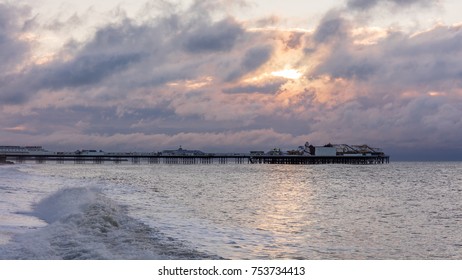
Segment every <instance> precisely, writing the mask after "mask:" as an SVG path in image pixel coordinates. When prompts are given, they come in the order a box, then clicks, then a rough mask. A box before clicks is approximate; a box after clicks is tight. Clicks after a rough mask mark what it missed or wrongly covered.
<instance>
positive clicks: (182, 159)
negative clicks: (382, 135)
mask: <svg viewBox="0 0 462 280" xmlns="http://www.w3.org/2000/svg"><path fill="white" fill-rule="evenodd" d="M5 156H6V159H8V160H10V161H14V162H16V163H22V162H26V161H34V162H36V163H46V162H56V163H65V162H74V163H75V164H84V163H94V164H101V163H105V162H113V163H116V164H117V163H122V162H131V163H133V164H140V163H148V164H228V163H234V164H387V163H389V162H390V157H389V156H387V155H366V156H358V155H355V156H348V155H341V156H340V155H339V156H299V155H181V156H179V155H158V154H110V155H73V154H52V155H48V154H37V155H31V154H8V155H5Z"/></svg>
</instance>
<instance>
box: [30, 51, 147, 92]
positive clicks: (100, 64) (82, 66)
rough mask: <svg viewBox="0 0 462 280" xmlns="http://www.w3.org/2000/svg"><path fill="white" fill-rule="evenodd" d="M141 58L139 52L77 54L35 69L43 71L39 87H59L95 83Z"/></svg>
mask: <svg viewBox="0 0 462 280" xmlns="http://www.w3.org/2000/svg"><path fill="white" fill-rule="evenodd" d="M141 58H142V55H140V54H121V55H117V56H115V55H105V54H101V55H92V56H90V55H83V56H79V57H77V58H75V59H74V60H72V61H70V62H64V63H60V64H57V65H53V66H52V67H44V68H45V69H37V71H38V72H41V73H45V75H44V76H43V78H42V80H41V81H40V83H41V84H40V87H43V88H49V89H60V88H65V87H80V86H87V85H93V84H97V83H99V82H101V81H102V80H104V79H105V78H107V77H109V76H111V75H112V74H114V73H117V72H119V71H122V70H124V69H126V68H127V67H128V66H129V65H130V64H131V63H135V62H137V61H139V60H140V59H141Z"/></svg>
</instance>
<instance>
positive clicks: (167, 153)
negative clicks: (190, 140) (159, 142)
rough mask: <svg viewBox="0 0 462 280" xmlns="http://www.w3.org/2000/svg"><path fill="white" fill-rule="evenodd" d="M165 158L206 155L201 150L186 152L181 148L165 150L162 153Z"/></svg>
mask: <svg viewBox="0 0 462 280" xmlns="http://www.w3.org/2000/svg"><path fill="white" fill-rule="evenodd" d="M161 155H163V156H202V155H205V153H204V152H202V151H199V150H186V149H183V148H182V147H181V146H180V147H179V148H178V149H177V150H163V151H162V152H161Z"/></svg>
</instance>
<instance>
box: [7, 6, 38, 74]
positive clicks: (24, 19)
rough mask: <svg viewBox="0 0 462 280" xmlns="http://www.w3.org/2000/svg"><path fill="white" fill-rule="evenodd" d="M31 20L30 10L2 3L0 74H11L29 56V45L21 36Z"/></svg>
mask: <svg viewBox="0 0 462 280" xmlns="http://www.w3.org/2000/svg"><path fill="white" fill-rule="evenodd" d="M31 20H32V19H31V18H30V11H29V9H28V8H26V7H17V6H13V5H11V4H5V3H0V61H1V63H0V71H1V73H0V74H3V73H5V72H11V70H12V69H14V68H15V67H17V66H18V65H19V64H20V63H21V62H22V60H23V59H24V58H25V57H26V55H27V54H28V52H29V50H30V46H29V43H28V42H27V41H26V38H23V39H21V35H23V34H24V33H25V31H27V25H28V23H29V22H30V21H31Z"/></svg>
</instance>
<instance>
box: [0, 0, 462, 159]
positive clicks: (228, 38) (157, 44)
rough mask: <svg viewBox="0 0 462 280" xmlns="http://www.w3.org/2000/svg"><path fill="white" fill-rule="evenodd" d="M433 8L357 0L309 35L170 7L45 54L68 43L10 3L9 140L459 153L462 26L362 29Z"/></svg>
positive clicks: (0, 77)
mask: <svg viewBox="0 0 462 280" xmlns="http://www.w3.org/2000/svg"><path fill="white" fill-rule="evenodd" d="M432 3H433V1H411V0H408V1H398V0H396V1H392V0H389V1H385V0H384V1H379V0H376V1H364V0H362V1H361V0H358V1H356V0H350V1H347V2H346V4H347V7H348V8H349V9H345V8H344V7H339V8H338V9H333V10H331V11H329V12H327V13H326V14H325V15H324V16H322V17H321V18H320V20H319V21H318V22H315V23H313V22H310V21H311V20H312V19H311V18H307V19H306V22H307V24H308V22H309V23H310V25H313V26H316V28H315V29H314V30H307V29H303V28H304V26H299V28H279V27H275V26H274V24H275V23H276V22H277V21H275V20H271V21H268V20H265V19H262V18H256V19H254V20H248V19H246V20H243V19H240V18H239V17H238V14H239V13H236V14H237V15H233V14H232V13H230V12H229V8H230V7H229V3H227V2H226V1H198V2H195V3H192V4H191V5H190V6H188V7H184V6H175V5H174V4H168V3H166V2H164V3H163V4H162V5H147V6H146V8H145V9H144V10H143V14H144V15H145V16H144V17H142V18H131V17H129V16H127V15H125V14H124V13H123V12H120V11H119V13H118V15H119V16H118V17H116V18H112V20H111V21H108V22H107V23H103V24H99V25H97V26H96V27H94V28H93V30H94V32H93V33H91V34H90V35H89V36H88V37H84V38H83V39H82V37H81V36H80V37H79V36H77V35H76V36H75V37H73V36H72V34H70V36H69V37H68V38H69V39H66V41H62V42H59V45H57V46H55V47H54V48H53V49H52V51H51V53H48V54H47V55H43V52H44V51H43V42H41V41H40V36H39V34H44V33H43V32H45V31H46V32H60V31H57V29H56V28H50V22H51V23H52V22H56V19H49V20H45V21H44V20H43V18H42V19H41V18H40V17H37V16H36V15H35V14H34V10H33V9H32V8H30V7H26V6H23V5H20V4H11V3H9V4H0V24H1V28H0V50H1V52H0V57H1V59H2V64H1V65H0V81H1V83H0V102H1V103H0V109H1V111H0V125H1V134H0V135H1V136H0V141H1V143H2V144H4V145H13V144H19V145H23V144H24V145H26V144H29V145H32V144H34V145H43V146H45V147H47V148H50V149H74V148H97V149H105V150H133V149H137V150H147V151H151V150H161V149H165V148H174V147H177V146H179V145H183V146H184V147H188V148H198V149H204V150H213V151H221V150H226V151H230V150H236V151H247V150H249V149H270V148H274V147H281V148H283V149H292V148H295V147H297V146H298V145H301V144H303V143H304V142H305V141H310V142H312V143H315V144H325V143H328V142H335V143H351V144H362V143H368V144H370V145H372V146H382V147H385V148H389V149H390V150H392V151H393V150H396V151H397V150H400V151H403V150H410V151H413V150H414V151H419V153H421V152H422V151H427V150H428V151H435V150H444V151H446V152H447V153H448V152H450V151H449V150H448V149H447V148H446V147H453V150H455V151H457V152H458V153H459V154H460V153H461V151H462V145H461V144H460V143H461V141H460V140H461V136H460V133H459V131H461V129H462V121H461V118H460V116H462V91H461V88H462V59H461V58H462V53H461V50H462V27H461V26H460V25H457V24H455V25H442V24H439V25H435V26H434V27H433V28H431V29H425V30H418V31H416V30H413V31H412V33H410V32H409V31H406V30H400V29H398V28H396V26H390V27H387V26H382V27H374V26H368V25H367V23H364V19H361V20H356V19H355V16H356V11H357V10H371V11H372V10H374V9H372V8H374V7H378V6H380V5H382V4H387V5H389V4H391V5H393V6H396V7H398V6H407V7H409V6H413V7H416V8H417V9H419V8H420V7H422V6H425V9H427V10H428V9H429V7H431V4H432ZM422 4H424V5H422ZM300 5H301V4H300ZM149 7H155V10H152V11H150V10H149ZM159 7H161V8H159ZM251 8H252V5H239V6H238V7H236V9H237V11H240V10H239V9H251ZM159 9H160V10H159ZM150 12H152V16H146V15H149V14H150ZM42 17H43V16H42ZM75 17H77V16H75ZM271 17H273V18H274V15H273V16H271ZM88 18H89V17H86V16H85V15H80V16H79V17H78V22H79V24H82V22H83V21H85V20H86V19H88ZM268 18H270V17H268ZM396 20H399V17H397V18H396V19H394V20H393V21H396ZM278 21H282V20H281V19H278ZM73 22H75V20H70V21H68V24H69V25H72V24H73ZM63 24H64V23H61V25H63ZM61 25H60V26H61ZM64 25H65V24H64ZM63 28H64V27H62V26H61V27H60V28H59V30H62V29H63ZM44 30H45V31H44ZM50 30H51V31H50ZM66 30H68V31H69V30H72V29H71V28H67V29H66ZM69 32H70V31H69ZM79 38H80V39H79ZM39 50H40V51H39ZM39 54H41V55H42V57H40V55H39ZM442 135H444V142H443V141H442V140H441V139H442V138H441V136H442ZM408 154H409V153H408ZM410 154H412V152H411V153H410Z"/></svg>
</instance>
